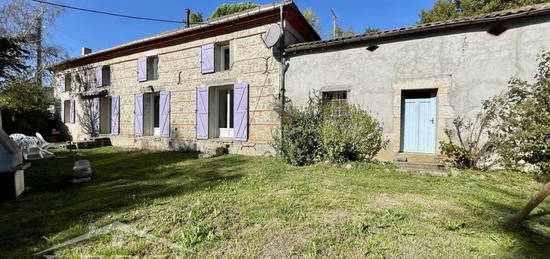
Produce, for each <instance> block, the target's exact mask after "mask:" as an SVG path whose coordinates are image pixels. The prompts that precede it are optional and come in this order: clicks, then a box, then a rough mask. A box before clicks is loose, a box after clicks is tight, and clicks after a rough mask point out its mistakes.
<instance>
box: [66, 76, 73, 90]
mask: <svg viewBox="0 0 550 259" xmlns="http://www.w3.org/2000/svg"><path fill="white" fill-rule="evenodd" d="M71 85H72V76H71V74H65V92H70V91H71Z"/></svg>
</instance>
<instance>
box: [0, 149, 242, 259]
mask: <svg viewBox="0 0 550 259" xmlns="http://www.w3.org/2000/svg"><path fill="white" fill-rule="evenodd" d="M83 153H84V154H85V156H84V157H76V156H72V155H71V156H67V157H66V158H54V159H47V160H41V161H34V162H33V163H32V166H31V168H29V170H27V171H26V172H25V174H26V176H25V177H26V178H25V180H26V186H30V187H31V188H30V189H29V190H28V191H26V192H25V193H24V194H23V195H22V196H21V197H20V198H19V199H17V200H13V201H9V202H5V203H3V204H1V205H0V215H1V219H0V258H7V257H6V256H8V255H9V257H26V258H29V257H32V254H33V253H34V252H36V251H35V249H36V248H37V247H41V246H43V245H44V240H43V237H44V236H51V235H53V234H55V233H58V232H61V231H63V230H66V229H68V228H70V227H71V226H73V225H75V224H86V223H91V222H94V221H95V220H97V219H99V218H101V217H102V216H104V215H106V214H109V213H113V212H121V211H128V210H131V209H132V208H135V207H140V206H144V205H145V204H148V203H152V202H153V201H154V200H155V199H157V198H163V197H176V196H179V195H183V194H185V193H191V192H197V191H201V190H204V189H208V188H212V187H215V186H216V185H219V184H220V183H223V182H226V181H235V180H238V179H239V178H240V177H242V175H241V174H240V173H239V172H240V170H239V169H240V168H241V165H242V164H243V163H244V158H243V157H239V156H224V157H219V158H215V159H207V160H197V158H196V157H197V154H194V153H181V152H130V151H121V150H119V149H115V148H102V149H98V150H91V151H84V152H83ZM80 159H86V160H89V161H90V162H91V165H92V171H93V178H92V181H91V182H90V183H87V184H72V183H70V182H69V180H70V179H71V178H72V172H71V171H72V166H73V164H74V161H76V160H80ZM33 249H34V250H33ZM4 253H6V256H2V254H4Z"/></svg>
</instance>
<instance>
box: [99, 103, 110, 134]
mask: <svg viewBox="0 0 550 259" xmlns="http://www.w3.org/2000/svg"><path fill="white" fill-rule="evenodd" d="M111 113H112V107H111V98H110V97H101V98H99V133H100V134H111Z"/></svg>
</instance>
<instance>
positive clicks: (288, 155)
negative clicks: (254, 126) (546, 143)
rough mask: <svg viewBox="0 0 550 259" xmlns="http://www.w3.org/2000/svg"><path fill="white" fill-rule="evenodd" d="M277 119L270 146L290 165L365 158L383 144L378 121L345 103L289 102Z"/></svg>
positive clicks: (373, 153)
mask: <svg viewBox="0 0 550 259" xmlns="http://www.w3.org/2000/svg"><path fill="white" fill-rule="evenodd" d="M281 121H282V123H281V127H280V129H279V131H278V132H277V133H276V134H275V136H273V147H274V148H275V150H276V151H277V154H278V156H279V157H281V158H282V159H283V161H285V162H286V163H289V164H291V165H297V166H303V165H309V164H313V163H316V162H319V161H330V162H335V163H342V162H346V161H350V160H351V161H357V160H363V161H366V160H367V161H368V160H371V159H372V158H373V157H374V156H375V155H376V154H377V153H378V152H379V151H380V150H381V149H382V148H384V147H385V146H386V144H387V141H384V140H383V131H382V127H381V126H380V123H379V122H378V121H377V120H376V119H374V118H372V117H371V116H370V115H369V114H368V113H367V112H366V111H364V110H361V109H360V108H359V107H357V106H354V105H349V104H346V103H332V104H327V105H323V103H322V102H321V101H320V100H319V98H313V99H311V100H310V101H309V102H308V104H307V105H306V107H305V108H304V109H299V108H296V107H293V106H291V105H289V106H288V107H287V108H286V111H285V112H284V114H283V116H282V119H281ZM281 133H282V134H281Z"/></svg>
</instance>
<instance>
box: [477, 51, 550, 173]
mask: <svg viewBox="0 0 550 259" xmlns="http://www.w3.org/2000/svg"><path fill="white" fill-rule="evenodd" d="M485 105H495V106H498V107H499V109H498V110H497V112H496V117H497V118H498V121H499V123H498V125H497V127H496V128H495V129H494V130H493V131H492V132H491V134H490V135H491V139H493V140H494V141H495V143H496V151H497V152H498V154H499V155H500V156H501V157H502V159H503V162H504V164H505V165H506V166H507V167H511V168H517V167H523V166H524V165H523V164H525V163H529V164H531V165H535V166H536V167H537V168H538V171H540V172H541V173H543V174H546V175H550V52H543V53H542V54H541V55H540V57H539V66H538V70H537V74H536V76H535V80H534V82H532V83H530V82H526V81H521V80H519V79H512V80H511V81H510V83H509V85H508V90H507V91H506V92H505V93H503V94H502V95H500V96H497V97H494V98H492V99H490V100H488V101H487V102H486V103H485Z"/></svg>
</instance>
